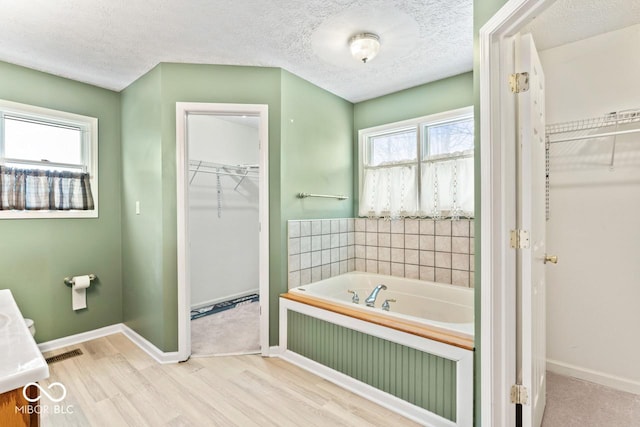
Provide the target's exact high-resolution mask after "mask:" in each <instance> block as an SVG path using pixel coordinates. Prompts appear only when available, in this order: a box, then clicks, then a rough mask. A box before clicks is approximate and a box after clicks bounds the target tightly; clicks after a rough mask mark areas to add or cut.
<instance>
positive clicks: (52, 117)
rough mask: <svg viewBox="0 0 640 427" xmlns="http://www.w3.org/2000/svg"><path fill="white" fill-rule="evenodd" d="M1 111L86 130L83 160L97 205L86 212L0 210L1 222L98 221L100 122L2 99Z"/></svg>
mask: <svg viewBox="0 0 640 427" xmlns="http://www.w3.org/2000/svg"><path fill="white" fill-rule="evenodd" d="M0 112H2V114H15V115H18V116H20V115H22V116H31V117H32V118H35V119H41V120H43V121H51V122H61V123H68V124H74V125H78V126H81V127H85V128H87V129H88V135H83V141H82V159H83V162H84V164H86V165H87V170H86V172H88V173H89V176H90V179H89V181H90V182H91V193H92V195H93V204H94V209H93V210H86V211H83V210H68V211H52V210H39V211H33V210H28V211H27V210H24V211H18V210H0V219H36V218H40V219H43V218H98V199H99V197H98V119H97V118H95V117H89V116H83V115H80V114H74V113H68V112H66V111H60V110H53V109H50V108H43V107H37V106H35V105H28V104H21V103H19V102H12V101H6V100H2V99H0ZM0 126H2V123H0ZM0 150H4V144H0ZM3 157H4V152H2V153H0V158H3Z"/></svg>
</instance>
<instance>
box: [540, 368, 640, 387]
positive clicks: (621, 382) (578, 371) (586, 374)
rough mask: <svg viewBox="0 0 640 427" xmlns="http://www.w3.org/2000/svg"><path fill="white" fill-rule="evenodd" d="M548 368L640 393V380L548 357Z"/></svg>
mask: <svg viewBox="0 0 640 427" xmlns="http://www.w3.org/2000/svg"><path fill="white" fill-rule="evenodd" d="M547 370H548V371H550V372H553V373H555V374H560V375H565V376H568V377H573V378H578V379H581V380H585V381H590V382H592V383H596V384H600V385H603V386H605V387H611V388H614V389H616V390H620V391H625V392H627V393H633V394H639V395H640V382H638V381H633V380H630V379H628V378H622V377H618V376H615V375H611V374H607V373H605V372H600V371H594V370H593V369H587V368H583V367H581V366H575V365H571V364H569V363H564V362H560V361H558V360H553V359H547Z"/></svg>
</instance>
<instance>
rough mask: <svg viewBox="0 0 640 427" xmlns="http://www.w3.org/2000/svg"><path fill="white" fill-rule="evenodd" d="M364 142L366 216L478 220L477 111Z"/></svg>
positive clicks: (374, 134)
mask: <svg viewBox="0 0 640 427" xmlns="http://www.w3.org/2000/svg"><path fill="white" fill-rule="evenodd" d="M359 136H360V209H359V214H360V216H373V217H432V218H442V217H452V218H460V217H463V216H464V217H473V213H474V211H473V203H474V197H473V191H474V184H473V152H474V129H473V109H472V107H467V108H461V109H458V110H453V111H448V112H445V113H440V114H434V115H431V116H427V117H422V118H419V119H414V120H407V121H404V122H399V123H391V124H388V125H384V126H378V127H375V128H369V129H363V130H361V131H360V132H359Z"/></svg>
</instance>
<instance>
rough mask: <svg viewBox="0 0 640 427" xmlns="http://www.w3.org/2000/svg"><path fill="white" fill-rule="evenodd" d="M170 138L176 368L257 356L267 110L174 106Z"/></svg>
mask: <svg viewBox="0 0 640 427" xmlns="http://www.w3.org/2000/svg"><path fill="white" fill-rule="evenodd" d="M176 130H177V183H178V188H177V190H178V191H177V195H178V197H177V204H178V299H179V307H180V311H179V334H178V337H179V338H178V340H179V343H178V346H179V353H180V355H179V356H180V359H181V360H186V359H187V358H189V357H190V356H194V357H196V356H198V357H205V356H220V355H229V354H251V353H262V354H265V352H266V351H267V349H268V305H267V304H268V226H267V224H268V196H267V191H268V179H267V176H268V174H267V166H268V165H267V144H266V141H267V135H268V133H267V106H264V105H245V104H203V103H177V104H176ZM262 224H265V225H264V226H263V225H262Z"/></svg>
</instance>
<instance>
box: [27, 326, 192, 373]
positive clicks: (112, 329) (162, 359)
mask: <svg viewBox="0 0 640 427" xmlns="http://www.w3.org/2000/svg"><path fill="white" fill-rule="evenodd" d="M118 333H122V334H124V335H125V336H126V337H127V338H129V339H130V340H131V342H133V343H134V344H136V345H137V346H138V347H140V349H141V350H142V351H144V352H145V353H147V354H148V355H149V356H151V357H152V358H153V359H155V360H156V361H157V362H158V363H177V362H180V361H181V360H180V358H179V357H178V352H177V351H171V352H164V351H161V350H160V349H158V347H156V346H155V345H153V344H152V343H151V342H150V341H148V340H147V339H146V338H144V337H143V336H142V335H140V334H139V333H137V332H136V331H134V330H133V329H131V328H130V327H128V326H127V325H125V324H124V323H117V324H115V325H110V326H105V327H104V328H99V329H94V330H92V331H87V332H82V333H79V334H75V335H69V336H68V337H63V338H58V339H56V340H51V341H47V342H43V343H41V344H38V348H39V349H40V351H41V352H42V353H44V352H47V351H52V350H57V349H59V348H62V347H68V346H71V345H76V344H81V343H83V342H86V341H91V340H94V339H96V338H102V337H106V336H107V335H113V334H118Z"/></svg>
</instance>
